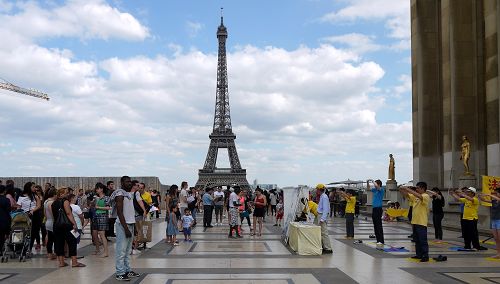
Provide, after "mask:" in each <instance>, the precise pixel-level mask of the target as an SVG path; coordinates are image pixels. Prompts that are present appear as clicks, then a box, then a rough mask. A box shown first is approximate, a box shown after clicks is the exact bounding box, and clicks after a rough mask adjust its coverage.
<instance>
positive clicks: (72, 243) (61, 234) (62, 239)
mask: <svg viewBox="0 0 500 284" xmlns="http://www.w3.org/2000/svg"><path fill="white" fill-rule="evenodd" d="M54 237H55V242H54V248H55V251H56V255H57V256H64V243H67V244H68V253H69V256H70V257H71V256H76V238H75V236H73V234H71V230H69V231H60V230H54Z"/></svg>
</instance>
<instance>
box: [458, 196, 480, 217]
mask: <svg viewBox="0 0 500 284" xmlns="http://www.w3.org/2000/svg"><path fill="white" fill-rule="evenodd" d="M459 200H460V202H462V203H464V204H465V205H464V216H463V217H462V219H464V220H477V209H478V207H479V200H477V197H473V200H472V201H470V200H468V199H465V198H460V199H459Z"/></svg>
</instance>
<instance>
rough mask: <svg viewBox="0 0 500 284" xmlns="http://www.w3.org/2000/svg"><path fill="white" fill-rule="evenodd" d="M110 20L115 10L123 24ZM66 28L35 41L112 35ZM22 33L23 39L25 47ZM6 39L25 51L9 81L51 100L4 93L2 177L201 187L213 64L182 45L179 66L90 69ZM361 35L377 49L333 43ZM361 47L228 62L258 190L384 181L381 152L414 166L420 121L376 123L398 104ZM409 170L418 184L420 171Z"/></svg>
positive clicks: (236, 57) (236, 123) (128, 63)
mask: <svg viewBox="0 0 500 284" xmlns="http://www.w3.org/2000/svg"><path fill="white" fill-rule="evenodd" d="M74 3H76V2H73V1H70V2H68V4H66V5H64V6H61V7H56V8H54V9H46V8H43V9H42V8H41V7H38V6H37V5H36V4H34V3H31V2H30V3H28V4H25V5H27V6H26V7H25V8H23V9H21V11H22V12H21V13H19V14H16V15H14V16H13V17H20V18H21V16H22V17H25V16H26V14H27V13H28V12H29V11H33V13H35V11H36V13H37V17H38V18H41V19H44V21H45V22H46V21H48V20H47V19H48V17H49V16H48V15H52V16H54V17H55V18H54V19H51V20H50V21H54V20H56V18H57V17H56V16H57V13H55V12H54V11H55V10H57V9H62V8H64V7H68V6H71V5H73V4H74ZM89 3H91V4H92V5H97V6H99V7H100V6H107V4H105V3H104V2H100V1H92V2H89ZM30 5H31V6H30ZM109 8H110V10H106V9H104V10H106V11H108V12H109V11H111V12H110V13H112V14H113V13H122V12H118V10H116V8H111V7H109ZM37 9H38V10H37ZM4 16H5V15H4ZM1 17H3V16H1ZM37 17H35V18H37ZM66 20H67V19H65V18H60V19H57V21H63V22H64V21H66ZM42 23H43V21H42ZM69 25H70V27H68V30H62V29H59V31H55V32H52V33H51V32H48V31H44V28H43V25H42V27H37V29H40V31H41V33H42V34H41V35H40V38H46V37H52V36H77V37H82V38H85V37H88V36H89V35H90V36H92V37H97V38H104V37H105V36H103V35H102V34H99V33H97V32H92V28H90V27H89V26H85V25H84V26H85V28H84V29H80V30H78V31H74V30H71V29H72V28H71V22H70V23H69ZM103 29H104V30H105V29H106V26H105V27H103ZM56 30H57V29H56ZM17 32H25V33H24V34H23V33H21V34H22V35H23V36H21V37H17V38H16V37H15V35H16V33H17ZM9 33H11V34H12V35H14V37H13V39H16V42H15V44H14V43H12V42H11V41H10V42H5V44H2V45H1V46H0V57H1V58H3V59H4V60H3V62H2V64H1V65H0V74H8V77H9V78H6V79H8V80H9V81H12V82H13V83H17V84H19V85H21V86H25V87H35V88H37V89H41V90H43V91H45V92H47V93H48V94H49V95H50V96H51V97H52V100H51V101H49V102H45V101H41V100H37V99H34V98H30V97H25V96H22V95H19V94H11V93H8V92H6V91H0V98H1V100H2V109H3V111H2V112H0V133H2V141H0V148H1V155H2V162H3V163H2V164H1V165H0V171H1V172H3V173H4V174H5V175H18V174H20V173H21V174H23V175H68V176H75V175H77V176H79V175H104V174H105V175H108V174H109V175H122V174H130V175H157V176H160V177H161V178H162V181H163V182H165V183H170V182H172V181H173V182H177V180H176V179H180V178H183V179H184V178H185V179H187V180H189V181H190V182H191V183H193V182H194V181H195V179H196V174H197V169H198V168H200V167H202V165H203V162H204V158H205V156H206V151H207V149H208V143H209V139H208V134H209V133H210V132H211V130H212V123H213V113H214V104H215V102H214V100H215V90H216V68H217V55H216V54H212V53H204V52H201V51H198V50H195V49H192V50H189V51H185V50H184V49H183V48H182V47H181V46H177V45H171V48H172V50H173V51H174V55H173V56H166V55H161V54H160V55H157V56H146V55H135V56H130V57H128V58H119V57H111V58H106V59H103V60H99V61H96V60H91V59H86V60H82V59H79V58H77V57H76V56H75V55H74V54H73V52H72V51H71V50H68V49H62V48H59V49H57V48H47V47H43V46H41V45H40V44H36V43H34V41H33V40H32V38H31V37H33V36H34V35H33V34H31V31H23V30H21V31H16V30H13V31H10V30H7V29H2V28H0V35H1V36H4V35H7V34H9ZM44 33H45V34H44ZM104 34H105V33H104ZM129 36H131V35H130V34H129ZM356 36H358V37H357V39H358V40H359V41H361V40H366V41H365V43H370V44H374V43H373V38H370V37H369V36H367V37H363V36H362V35H351V38H349V37H345V38H341V37H338V38H335V39H333V40H332V41H336V42H338V43H344V44H350V43H353V41H354V40H356ZM36 37H38V36H36ZM133 37H134V36H131V38H133ZM122 38H123V37H122ZM131 38H127V39H131ZM136 38H137V39H139V38H141V37H140V36H139V37H136ZM370 40H372V41H370ZM214 44H216V42H214ZM374 45H376V44H374ZM359 48H361V47H359ZM359 48H358V49H355V48H351V49H350V50H346V49H339V48H336V47H334V46H332V45H330V44H326V43H325V44H323V45H321V46H319V47H316V48H311V47H308V46H301V47H299V48H296V49H294V50H286V49H283V48H279V47H273V46H269V47H265V48H259V47H255V46H251V45H247V46H240V47H238V48H236V49H234V51H232V52H229V53H228V75H229V97H230V103H231V115H232V121H233V128H234V132H235V134H236V135H237V137H238V139H237V140H236V143H237V146H238V153H239V155H240V159H241V163H242V165H243V167H245V168H247V169H248V172H249V175H248V178H249V180H251V179H253V178H255V177H259V179H260V180H261V181H264V180H265V179H264V180H263V179H262V178H260V177H272V178H274V182H278V183H280V185H290V184H297V183H299V182H300V183H307V182H311V183H313V181H317V180H318V179H321V178H324V177H325V176H332V179H335V178H336V177H338V178H347V176H342V175H347V171H348V170H350V172H351V173H352V172H359V167H360V166H359V164H356V163H354V162H359V163H361V162H362V161H364V162H365V163H366V164H368V166H367V167H369V168H370V169H369V170H368V171H367V172H369V173H370V175H372V174H374V175H375V174H377V175H378V174H380V175H381V176H382V175H383V174H385V169H386V165H384V164H382V163H381V164H378V163H372V162H371V161H373V160H374V159H377V160H383V161H385V158H386V157H385V156H384V155H379V154H375V153H385V152H387V153H388V152H392V153H394V154H395V157H398V159H399V160H398V163H400V164H403V163H406V162H407V163H408V165H411V155H407V154H406V153H408V152H410V153H411V151H409V149H410V148H411V123H409V122H403V123H399V124H398V123H392V124H389V123H380V122H379V121H378V120H377V113H378V112H379V111H380V110H381V109H383V108H384V107H385V106H386V104H387V102H386V101H385V98H384V97H381V96H375V95H374V92H375V90H377V83H378V82H379V80H380V79H381V78H382V77H383V76H384V74H385V71H384V70H383V68H382V67H381V66H380V65H379V64H377V63H376V62H373V61H367V60H365V59H363V58H362V57H360V54H359V53H360V52H365V51H364V50H363V49H359ZM371 48H374V46H372V47H371ZM365 50H366V49H365ZM407 79H408V78H407V77H401V80H402V81H401V83H402V85H401V86H400V87H396V88H395V89H394V90H395V92H399V91H401V92H404V91H405V90H406V89H405V88H406V87H407V85H406V83H407ZM399 157H401V158H399ZM330 161H331V163H329V162H330ZM10 165H16V166H13V167H11V166H10ZM89 165H90V166H89ZM356 167H358V168H356ZM398 171H400V172H401V173H402V174H404V173H405V171H406V175H407V176H410V175H411V169H410V166H408V167H406V168H405V167H404V166H402V167H400V168H398ZM364 174H365V173H360V176H359V177H360V178H362V177H363V176H361V175H364Z"/></svg>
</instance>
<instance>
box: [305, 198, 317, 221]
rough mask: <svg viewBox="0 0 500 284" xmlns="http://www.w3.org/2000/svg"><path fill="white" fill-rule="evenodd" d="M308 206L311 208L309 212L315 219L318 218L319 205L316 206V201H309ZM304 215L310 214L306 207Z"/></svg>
mask: <svg viewBox="0 0 500 284" xmlns="http://www.w3.org/2000/svg"><path fill="white" fill-rule="evenodd" d="M307 206H308V207H309V212H311V213H313V215H314V216H315V217H318V204H316V203H315V202H314V201H311V200H309V201H308V202H307ZM303 212H304V213H306V214H307V213H308V211H307V209H306V208H305V207H304V211H303Z"/></svg>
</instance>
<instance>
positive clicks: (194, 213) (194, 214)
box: [191, 208, 197, 222]
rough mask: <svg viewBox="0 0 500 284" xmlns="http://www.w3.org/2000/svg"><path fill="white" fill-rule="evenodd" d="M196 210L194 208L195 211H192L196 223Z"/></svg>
mask: <svg viewBox="0 0 500 284" xmlns="http://www.w3.org/2000/svg"><path fill="white" fill-rule="evenodd" d="M196 210H197V209H196V208H193V210H191V216H193V219H194V221H195V222H196Z"/></svg>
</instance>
